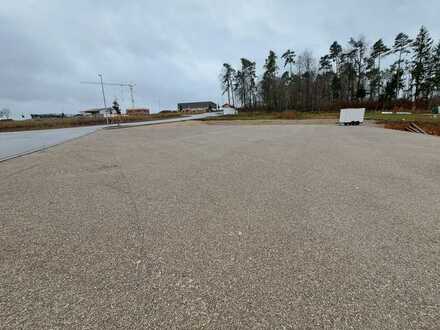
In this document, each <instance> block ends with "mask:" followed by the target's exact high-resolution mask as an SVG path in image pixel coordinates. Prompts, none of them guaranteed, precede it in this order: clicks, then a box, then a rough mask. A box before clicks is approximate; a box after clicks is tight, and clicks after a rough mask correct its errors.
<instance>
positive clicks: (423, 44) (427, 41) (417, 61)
mask: <svg viewBox="0 0 440 330" xmlns="http://www.w3.org/2000/svg"><path fill="white" fill-rule="evenodd" d="M432 43H433V41H432V39H431V37H430V35H429V32H428V30H427V29H426V28H425V27H424V26H422V27H421V28H420V31H419V34H418V35H417V37H416V39H415V40H414V42H413V44H412V48H413V52H414V54H413V58H412V69H411V76H412V86H413V89H414V94H413V95H414V100H417V99H418V98H419V97H420V95H421V94H422V95H424V96H425V97H426V95H427V94H426V93H427V92H428V91H427V89H429V86H428V85H429V84H428V81H429V64H430V63H429V62H430V58H431V49H432Z"/></svg>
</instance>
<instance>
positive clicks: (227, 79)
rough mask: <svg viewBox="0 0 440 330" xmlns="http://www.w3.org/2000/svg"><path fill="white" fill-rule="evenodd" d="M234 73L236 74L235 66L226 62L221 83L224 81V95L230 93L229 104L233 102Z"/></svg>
mask: <svg viewBox="0 0 440 330" xmlns="http://www.w3.org/2000/svg"><path fill="white" fill-rule="evenodd" d="M234 75H235V70H234V68H233V67H232V66H231V65H230V64H228V63H224V64H223V73H222V77H221V83H222V92H223V95H225V94H226V93H227V94H228V104H231V96H232V93H233V80H234ZM232 100H233V96H232ZM233 103H234V102H233Z"/></svg>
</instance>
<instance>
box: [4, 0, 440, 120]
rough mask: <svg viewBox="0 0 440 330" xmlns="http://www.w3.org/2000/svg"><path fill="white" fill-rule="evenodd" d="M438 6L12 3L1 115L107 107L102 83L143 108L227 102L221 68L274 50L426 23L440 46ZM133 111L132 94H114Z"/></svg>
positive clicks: (343, 0)
mask: <svg viewBox="0 0 440 330" xmlns="http://www.w3.org/2000/svg"><path fill="white" fill-rule="evenodd" d="M439 10H440V3H438V1H431V0H427V1H423V2H415V1H407V0H403V1H402V0H398V1H397V0H394V1H378V0H372V1H369V2H365V1H364V2H359V1H348V0H340V1H332V2H329V1H324V0H321V1H309V2H304V1H287V0H286V1H283V0H278V1H265V0H254V1H231V0H223V1H217V0H212V1H205V0H181V1H179V0H174V1H170V0H162V1H116V0H107V1H104V0H97V1H87V0H77V1H67V0H65V1H56V0H38V1H36V0H22V1H16V0H3V1H2V6H1V7H0V42H1V44H2V45H3V47H2V49H3V50H2V52H1V54H0V63H1V66H0V107H3V106H7V107H10V108H11V109H12V110H13V111H14V112H15V113H16V114H18V113H21V112H27V113H29V112H57V111H65V112H72V113H74V112H77V111H79V110H81V109H84V108H88V107H94V106H100V105H101V103H102V101H101V97H100V91H99V88H97V87H96V86H87V85H81V84H79V82H80V81H83V80H97V74H98V73H103V74H104V78H105V79H106V80H107V81H114V82H134V83H136V89H135V96H136V102H137V104H138V105H142V106H148V107H151V108H153V109H154V110H157V108H158V106H159V103H160V106H161V108H162V109H165V108H167V109H172V108H175V107H176V104H177V103H178V102H180V101H190V100H213V101H216V102H218V101H220V99H221V95H220V89H219V81H218V75H219V72H220V69H221V65H222V63H224V62H230V63H231V64H233V65H238V64H239V60H240V58H241V57H247V58H250V59H252V60H255V61H257V65H258V67H259V70H261V67H262V65H263V63H264V58H265V56H266V55H267V53H268V51H269V50H270V49H273V50H275V51H276V52H278V53H280V52H282V51H284V50H285V49H287V48H291V49H295V50H296V51H297V52H301V51H302V50H304V49H310V50H311V51H312V52H313V53H314V54H315V56H320V55H322V54H323V53H325V52H326V51H327V49H328V47H329V45H330V43H331V42H332V41H333V40H339V41H340V42H341V43H345V42H346V41H347V40H348V39H349V38H350V37H351V36H354V37H357V36H359V35H361V34H363V35H365V36H366V38H367V40H370V41H374V40H376V39H378V38H379V37H383V38H384V40H385V41H386V42H387V43H388V44H390V43H391V42H392V40H393V38H394V37H395V35H396V34H397V33H398V32H401V31H403V32H407V33H409V34H411V35H414V34H415V33H416V32H417V30H418V28H419V27H420V26H421V25H422V24H423V25H426V26H427V27H428V29H429V30H430V31H431V34H432V35H433V37H435V38H436V39H438V38H439V37H440V27H439V25H438V23H437V17H436V13H438V12H439ZM107 94H108V95H109V97H110V98H113V97H118V98H119V99H120V100H122V102H123V104H124V105H125V106H128V104H129V97H128V90H127V89H125V90H124V89H122V90H121V88H107Z"/></svg>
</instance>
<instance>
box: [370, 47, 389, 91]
mask: <svg viewBox="0 0 440 330" xmlns="http://www.w3.org/2000/svg"><path fill="white" fill-rule="evenodd" d="M389 51H390V49H389V48H388V47H387V46H385V44H384V42H383V40H382V39H379V40H378V41H376V42H375V43H374V45H373V49H372V52H371V57H372V58H373V59H374V60H376V59H377V62H378V64H377V74H378V81H379V95H380V94H381V91H382V71H381V67H380V62H381V59H382V57H385V56H387V55H388V54H389Z"/></svg>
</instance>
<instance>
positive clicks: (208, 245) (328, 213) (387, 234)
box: [0, 123, 440, 329]
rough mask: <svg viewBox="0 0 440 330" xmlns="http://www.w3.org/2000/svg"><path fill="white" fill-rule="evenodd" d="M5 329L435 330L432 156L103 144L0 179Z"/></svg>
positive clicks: (302, 137)
mask: <svg viewBox="0 0 440 330" xmlns="http://www.w3.org/2000/svg"><path fill="white" fill-rule="evenodd" d="M0 183H1V190H0V217H1V222H0V284H1V285H0V325H1V326H0V327H1V328H3V329H16V328H37V329H43V328H52V329H54V328H96V329H111V328H130V329H134V328H165V329H169V328H202V327H205V328H213V329H214V328H215V329H218V328H222V329H226V328H270V329H276V328H279V329H282V328H298V329H306V328H336V329H343V328H355V329H359V328H369V329H372V328H376V329H388V328H389V329H421V328H425V329H435V328H437V329H438V328H439V327H440V316H439V315H440V267H439V266H440V220H439V218H440V200H439V196H440V193H439V186H440V139H439V138H435V137H429V136H421V135H411V134H409V133H404V132H398V131H391V130H383V129H379V128H372V127H336V126H322V125H321V126H314V125H308V126H302V125H289V126H287V125H286V126H283V125H277V126H267V125H265V126H237V125H232V126H226V125H224V126H222V125H204V124H197V123H182V124H170V125H161V126H153V127H139V128H132V129H125V130H116V131H115V130H108V131H99V132H97V133H95V134H92V135H88V136H86V137H83V138H80V139H77V140H75V141H71V142H69V143H66V144H63V145H61V146H56V147H54V148H51V149H49V150H47V151H44V152H39V153H35V154H32V155H28V156H25V157H22V158H18V159H14V160H11V161H7V162H4V163H1V164H0Z"/></svg>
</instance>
